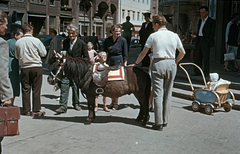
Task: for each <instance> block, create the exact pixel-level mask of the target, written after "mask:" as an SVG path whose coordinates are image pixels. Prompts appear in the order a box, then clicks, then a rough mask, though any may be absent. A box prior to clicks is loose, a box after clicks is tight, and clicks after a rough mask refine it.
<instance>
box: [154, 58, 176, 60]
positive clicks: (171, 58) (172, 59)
mask: <svg viewBox="0 0 240 154" xmlns="http://www.w3.org/2000/svg"><path fill="white" fill-rule="evenodd" d="M154 59H158V60H167V59H172V60H175V58H154Z"/></svg>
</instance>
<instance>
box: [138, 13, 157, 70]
mask: <svg viewBox="0 0 240 154" xmlns="http://www.w3.org/2000/svg"><path fill="white" fill-rule="evenodd" d="M143 15H144V19H145V22H144V23H142V27H141V29H140V31H139V36H140V43H141V45H142V48H141V50H143V48H144V46H145V43H146V41H147V39H148V37H149V36H150V34H152V33H153V32H154V30H153V25H152V22H151V21H150V16H151V13H148V12H146V13H143ZM149 53H151V50H150V49H149V51H148V54H149ZM148 54H146V56H145V57H144V58H143V60H142V66H143V67H149V65H150V57H149V56H148Z"/></svg>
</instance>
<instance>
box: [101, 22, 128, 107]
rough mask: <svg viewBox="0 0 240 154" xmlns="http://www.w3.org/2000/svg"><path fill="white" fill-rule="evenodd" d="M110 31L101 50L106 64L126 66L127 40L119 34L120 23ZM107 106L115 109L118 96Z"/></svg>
mask: <svg viewBox="0 0 240 154" xmlns="http://www.w3.org/2000/svg"><path fill="white" fill-rule="evenodd" d="M110 33H112V36H109V37H108V38H106V40H105V41H104V44H103V50H104V51H105V52H106V53H107V64H108V65H109V66H114V65H118V64H120V63H121V64H122V65H123V66H127V59H128V49H127V41H126V39H125V38H123V37H122V36H120V35H121V27H120V25H113V26H112V27H111V29H110ZM108 108H109V109H113V110H116V109H117V108H118V98H112V103H111V104H110V105H109V106H108Z"/></svg>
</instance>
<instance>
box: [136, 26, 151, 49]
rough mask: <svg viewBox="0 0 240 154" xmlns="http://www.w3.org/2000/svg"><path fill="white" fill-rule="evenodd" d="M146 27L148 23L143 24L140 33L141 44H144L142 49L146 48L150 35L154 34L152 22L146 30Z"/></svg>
mask: <svg viewBox="0 0 240 154" xmlns="http://www.w3.org/2000/svg"><path fill="white" fill-rule="evenodd" d="M145 25H146V22H144V23H142V27H141V29H140V31H139V36H140V43H141V44H142V48H143V47H144V45H145V43H146V41H147V39H148V37H149V35H150V34H152V33H153V32H154V30H153V26H152V22H149V23H148V25H147V27H146V28H145Z"/></svg>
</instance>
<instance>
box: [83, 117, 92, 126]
mask: <svg viewBox="0 0 240 154" xmlns="http://www.w3.org/2000/svg"><path fill="white" fill-rule="evenodd" d="M92 122H93V120H92V119H91V118H87V119H86V121H85V122H84V125H90V124H91V123H92Z"/></svg>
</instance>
